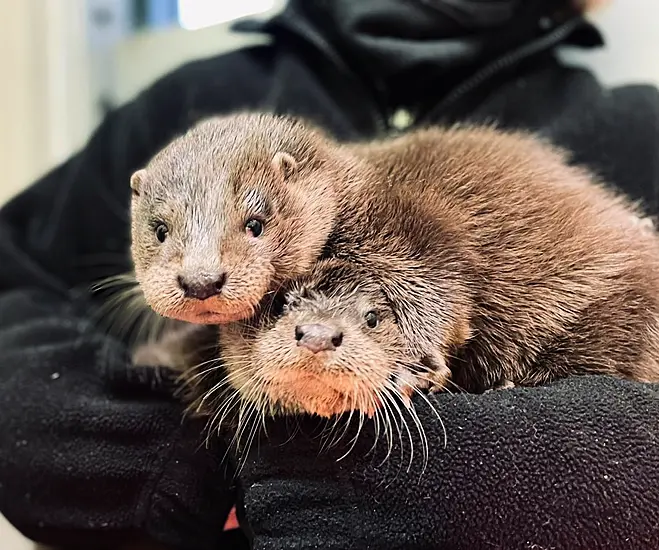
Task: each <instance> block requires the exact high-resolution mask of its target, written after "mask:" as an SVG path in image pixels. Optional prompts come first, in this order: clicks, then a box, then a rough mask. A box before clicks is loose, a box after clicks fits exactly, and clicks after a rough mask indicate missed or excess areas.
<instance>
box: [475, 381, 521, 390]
mask: <svg viewBox="0 0 659 550" xmlns="http://www.w3.org/2000/svg"><path fill="white" fill-rule="evenodd" d="M514 387H515V383H514V382H511V381H510V380H501V381H499V382H497V383H496V384H494V385H493V386H492V387H491V388H488V389H487V390H485V391H484V392H483V393H490V392H491V391H496V390H509V389H511V388H514Z"/></svg>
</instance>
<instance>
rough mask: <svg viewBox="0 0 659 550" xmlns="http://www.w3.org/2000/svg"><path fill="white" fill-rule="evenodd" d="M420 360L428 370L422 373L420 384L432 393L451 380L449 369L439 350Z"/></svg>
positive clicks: (444, 386) (441, 388) (444, 387)
mask: <svg viewBox="0 0 659 550" xmlns="http://www.w3.org/2000/svg"><path fill="white" fill-rule="evenodd" d="M421 362H422V363H423V364H424V365H425V366H426V367H427V368H428V371H427V372H425V373H424V374H423V376H422V382H421V384H420V386H421V387H422V388H423V389H427V390H428V391H430V392H433V393H435V392H439V391H442V390H444V389H446V386H447V385H448V383H449V382H450V380H451V369H449V368H448V366H447V364H446V361H445V359H444V356H443V355H441V354H440V353H439V352H437V353H431V354H429V355H427V356H426V357H424V358H423V360H422V361H421Z"/></svg>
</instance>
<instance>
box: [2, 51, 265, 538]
mask: <svg viewBox="0 0 659 550" xmlns="http://www.w3.org/2000/svg"><path fill="white" fill-rule="evenodd" d="M249 55H251V54H249V53H248V52H235V53H233V54H229V55H227V56H221V57H218V58H215V59H210V60H204V61H200V62H195V63H192V64H190V65H186V66H184V67H182V68H181V69H179V70H177V71H175V72H174V73H171V74H169V75H167V76H165V77H164V78H162V79H161V80H159V81H158V82H156V83H155V84H154V85H153V86H152V87H151V88H149V89H148V90H146V91H145V92H144V93H142V94H141V95H140V96H139V97H138V98H137V99H136V100H135V101H133V102H132V103H129V104H127V105H125V106H123V107H121V108H119V109H117V110H116V111H114V112H112V113H110V114H109V116H108V117H107V118H106V119H105V120H104V121H103V123H102V124H101V125H100V127H99V128H98V129H97V131H96V132H95V133H94V135H93V136H92V138H91V139H90V141H89V142H88V144H87V145H86V147H85V148H84V149H83V150H81V151H80V152H79V153H78V154H76V155H75V156H73V157H72V158H71V159H69V160H68V161H67V162H65V163H64V164H62V165H61V166H59V167H57V168H56V169H54V170H53V171H52V172H50V173H48V174H47V175H45V176H44V177H43V178H42V179H41V180H40V181H38V182H36V183H35V184H34V185H32V186H31V187H30V188H29V189H27V190H26V191H25V192H23V193H22V194H20V195H19V196H17V197H16V198H15V199H13V200H12V201H11V202H10V203H8V204H7V205H6V206H5V207H4V208H3V209H2V210H1V211H0V265H1V266H2V267H1V268H0V410H2V413H1V416H2V421H1V422H0V442H1V444H0V512H1V513H2V514H4V515H5V516H6V517H7V518H8V519H9V521H10V522H12V523H13V524H14V525H15V526H16V527H17V528H18V529H19V530H21V531H22V532H23V533H24V534H25V535H27V536H28V537H30V538H33V539H36V540H39V541H42V542H45V543H49V544H55V543H58V544H60V543H70V542H71V541H77V543H79V544H82V545H83V546H84V547H94V548H97V547H98V548H101V547H102V543H105V542H109V541H110V540H111V539H112V537H114V536H116V537H119V538H122V537H125V536H126V534H127V533H130V532H132V531H135V530H137V531H140V532H146V533H148V534H149V535H153V536H154V537H155V538H156V539H158V540H160V541H163V542H169V543H171V544H173V545H174V546H175V547H180V548H209V549H210V548H216V547H217V544H218V541H219V540H220V539H219V537H221V536H222V527H223V522H224V519H225V518H226V516H227V514H228V512H229V509H230V508H231V505H232V503H233V489H232V486H231V484H230V483H229V482H227V481H226V480H227V479H230V478H231V476H230V475H227V472H226V471H225V470H226V468H225V466H224V465H222V464H221V463H220V460H219V458H221V457H223V456H225V452H224V451H222V449H221V448H220V450H219V451H218V449H215V450H213V449H212V448H207V447H206V446H205V445H203V439H204V436H205V433H204V431H203V424H199V423H198V422H196V421H192V420H191V421H186V422H183V423H181V418H182V411H181V408H180V406H179V405H178V404H176V403H175V402H174V401H173V400H172V399H170V398H169V397H168V396H167V395H164V394H163V395H157V394H156V395H154V394H152V393H148V394H145V393H144V392H142V393H141V394H140V393H139V392H138V394H137V395H135V392H134V391H133V390H134V388H133V386H134V384H133V385H131V384H129V383H126V384H124V383H121V384H119V385H118V386H117V384H116V382H117V381H118V380H123V379H125V378H126V377H128V376H129V374H128V373H133V372H134V371H131V370H130V361H129V358H128V356H127V352H126V349H125V347H124V345H123V344H122V343H121V342H119V341H116V340H114V339H112V338H111V337H110V336H108V335H107V334H105V333H104V332H103V331H102V330H101V329H100V328H99V327H98V325H97V324H95V322H94V320H93V319H94V316H93V312H94V311H95V309H96V306H95V304H94V303H93V301H92V297H91V296H90V293H89V288H90V285H91V284H92V283H94V282H96V281H98V280H100V279H102V278H104V277H107V276H110V275H114V274H117V273H121V272H124V271H126V270H128V269H129V268H130V263H129V257H128V248H129V210H128V204H129V202H128V201H129V196H130V189H129V185H128V182H129V177H130V174H131V172H132V171H133V170H135V169H137V168H139V167H141V166H142V165H143V164H144V163H146V162H147V161H148V159H149V158H150V157H151V156H152V155H153V154H154V153H155V152H156V151H157V150H158V149H159V148H160V147H162V146H163V145H164V144H165V143H166V142H167V141H169V140H170V139H171V138H172V137H174V136H175V135H176V134H177V133H179V132H182V131H183V130H185V129H186V128H187V127H188V126H189V125H190V124H191V123H193V122H194V121H195V120H196V119H198V118H200V117H202V116H204V115H205V114H210V113H214V112H221V111H223V110H228V109H230V108H231V107H232V98H233V96H230V95H229V94H228V93H227V92H226V90H225V89H224V88H225V87H228V84H227V82H226V80H223V79H218V77H217V75H218V73H220V74H222V73H223V72H224V73H226V72H229V71H231V74H232V75H233V76H234V80H233V83H232V84H233V86H234V88H235V87H238V88H240V85H239V84H236V82H239V81H240V79H239V78H238V75H239V74H241V73H240V72H239V71H237V70H236V67H233V65H236V66H243V67H245V68H244V69H243V73H242V74H245V78H246V79H248V77H249V76H250V75H248V74H247V73H249V71H250V69H249V67H250V65H249V58H248V56H249ZM253 65H255V64H253ZM238 99H240V100H242V101H245V100H246V94H242V96H241V94H238V93H236V94H235V100H236V101H237V100H238ZM248 99H249V98H248V97H247V100H248ZM138 385H139V384H138ZM147 385H148V384H147ZM216 445H220V447H221V444H220V443H219V442H218V443H216Z"/></svg>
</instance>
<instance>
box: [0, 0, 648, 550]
mask: <svg viewBox="0 0 659 550" xmlns="http://www.w3.org/2000/svg"><path fill="white" fill-rule="evenodd" d="M412 4H414V6H415V9H414V10H412V8H411V5H412ZM497 4H499V5H500V7H501V8H502V11H499V12H497V13H498V15H497V17H496V18H495V19H496V21H498V23H497V24H496V25H495V24H493V23H492V20H491V19H487V17H485V18H484V17H483V14H484V13H485V12H484V11H482V10H487V7H486V5H487V3H484V2H480V1H475V0H474V1H471V0H451V2H448V1H447V0H437V1H435V0H432V1H431V0H424V1H420V0H419V1H418V2H417V1H416V0H415V1H414V2H407V0H406V1H405V2H400V3H397V2H395V1H394V0H388V1H382V2H370V1H369V6H370V8H369V9H370V10H371V11H370V12H369V13H370V15H365V14H364V13H359V12H358V10H359V6H361V5H363V4H361V3H358V2H347V1H346V2H336V3H334V4H333V3H331V2H309V1H307V0H293V1H292V2H290V4H289V7H288V8H287V9H286V10H285V11H284V12H283V13H282V14H281V15H279V16H278V17H276V18H274V19H273V20H271V21H269V22H267V23H266V24H265V25H260V26H259V25H257V24H252V25H251V27H250V25H247V24H245V23H244V24H243V25H242V28H243V29H246V28H248V27H249V28H252V29H255V28H259V29H260V30H261V31H262V32H266V33H268V35H269V36H270V38H271V40H270V43H268V44H266V45H260V46H255V47H250V48H245V49H241V50H237V51H234V52H231V53H228V54H224V55H221V56H217V57H214V58H210V59H204V60H199V61H195V62H193V63H190V64H187V65H185V66H182V67H181V68H179V69H177V70H176V71H174V72H172V73H170V74H168V75H166V76H164V77H163V78H161V79H160V80H158V81H157V82H156V83H154V84H153V85H152V86H151V87H150V88H148V89H147V90H145V91H144V92H143V93H142V94H140V95H139V96H138V97H137V98H136V99H135V100H134V101H132V102H130V103H128V104H127V105H124V106H122V107H120V108H117V109H115V110H113V111H112V112H111V113H110V114H109V115H108V116H107V117H106V119H105V120H104V121H103V123H102V124H101V125H100V126H99V128H98V129H97V130H96V132H95V133H94V135H93V136H92V138H91V139H90V140H89V142H88V143H87V145H86V146H85V147H84V148H83V149H82V150H81V151H80V152H79V153H77V154H76V155H74V156H72V157H71V158H70V159H69V160H67V161H66V162H64V163H63V164H62V165H60V166H58V167H57V168H55V169H54V170H52V171H51V172H49V173H48V174H46V175H44V176H43V177H42V178H41V179H40V180H39V181H37V182H35V183H34V184H33V185H32V186H30V187H29V188H28V189H27V190H26V191H24V192H23V193H21V194H20V195H18V196H17V197H16V198H15V199H13V200H12V201H11V202H10V203H8V204H7V205H6V206H4V207H3V209H2V210H1V211H0V266H2V268H1V269H0V411H2V412H1V413H0V512H1V513H2V514H4V515H5V516H6V517H7V518H8V519H9V521H10V522H12V523H13V524H14V525H15V526H16V527H17V528H18V529H19V530H21V531H22V532H23V533H24V534H26V535H27V536H28V537H30V538H33V539H35V540H38V541H40V542H43V543H47V544H56V545H60V546H64V545H68V546H69V547H78V548H104V547H107V546H112V545H113V544H115V543H117V542H125V541H126V540H130V539H131V537H135V536H145V535H146V536H149V537H152V538H154V539H156V540H157V541H160V542H162V543H165V544H167V545H168V546H169V547H171V548H178V549H185V550H188V549H189V550H192V549H195V550H210V549H217V548H233V547H238V546H237V545H238V544H239V543H238V542H237V541H236V534H235V533H234V534H231V535H227V534H224V533H222V527H223V525H224V522H225V519H226V516H227V513H228V510H229V508H230V507H231V505H232V503H233V502H234V500H235V498H236V496H237V495H236V490H237V489H236V487H235V486H234V484H233V483H232V479H233V478H232V476H231V475H230V471H231V468H230V467H229V465H228V463H227V462H226V461H224V460H223V459H224V457H225V449H224V448H223V446H222V445H221V442H219V441H215V442H214V443H212V445H211V447H210V448H207V447H206V446H205V445H204V444H203V440H204V437H205V433H204V430H203V426H201V425H200V424H199V423H195V422H192V421H187V420H186V421H183V420H181V408H180V406H179V405H178V404H177V403H176V402H175V401H174V400H173V399H171V398H170V397H169V396H168V395H167V394H164V393H163V392H158V391H149V392H146V391H143V390H144V389H148V388H149V387H150V386H151V381H150V380H149V379H148V377H147V378H144V379H140V380H134V379H133V380H128V383H117V382H121V381H122V380H124V381H125V380H126V379H127V378H128V374H127V373H128V372H129V369H130V363H129V359H128V354H127V351H126V342H124V341H120V340H119V339H117V338H115V337H113V336H111V335H109V334H107V333H106V331H104V330H103V328H102V327H101V326H99V324H98V322H97V321H98V310H97V308H98V306H99V300H100V299H99V298H98V297H96V295H92V293H91V291H90V286H91V285H92V284H94V283H96V282H98V281H99V280H100V279H102V278H105V277H108V276H111V275H116V274H119V273H122V272H125V271H127V270H129V269H130V258H129V254H128V249H129V244H130V228H129V201H130V189H129V185H128V182H129V178H130V174H131V173H132V172H133V171H134V170H136V169H138V168H140V167H142V166H143V165H144V164H145V163H146V162H147V161H148V160H149V158H150V157H151V156H152V155H153V154H155V153H156V152H157V151H158V150H159V149H160V148H161V147H162V146H163V145H165V144H166V143H167V142H168V141H169V140H170V139H172V138H173V137H174V136H176V135H177V134H179V133H181V132H183V131H184V130H185V129H187V128H188V127H189V126H190V125H191V124H193V123H194V122H196V121H197V120H199V119H200V118H203V117H204V116H208V115H212V114H217V113H226V112H231V111H234V110H238V109H265V110H269V111H274V112H279V113H288V114H294V115H298V116H302V117H306V118H309V119H311V120H312V121H313V122H315V123H317V124H320V125H322V126H324V127H325V128H326V129H327V130H328V131H329V132H330V133H332V134H333V135H334V136H335V137H337V138H338V139H363V138H372V137H382V136H384V135H386V134H388V133H393V132H397V131H404V130H405V129H406V128H405V127H406V125H407V124H408V123H409V125H410V127H412V128H413V127H416V126H419V125H425V124H430V123H451V122H453V121H461V120H471V121H475V122H497V123H498V124H499V125H500V126H502V127H513V128H525V129H530V130H534V131H537V132H538V133H540V134H541V135H543V136H546V137H548V138H549V139H552V140H553V141H554V142H556V143H557V144H559V145H562V146H564V147H566V148H567V149H568V150H569V151H571V153H572V155H573V161H574V162H576V163H580V164H584V165H586V166H588V167H590V168H591V169H592V170H594V171H595V172H596V173H597V174H599V175H600V176H601V177H602V178H603V179H604V180H606V181H608V182H610V183H611V184H612V185H615V186H618V187H619V188H620V189H622V190H624V191H625V192H627V193H628V194H629V195H630V196H632V197H633V198H635V199H642V200H643V201H644V204H645V205H646V207H647V209H648V211H649V212H650V213H656V212H657V209H658V207H659V196H658V194H657V193H658V191H659V164H658V162H657V151H658V150H659V93H658V92H657V90H656V89H654V88H653V87H650V86H643V85H630V86H625V87H621V88H615V89H604V88H603V87H602V86H600V84H599V83H598V82H597V81H596V79H595V78H594V77H593V76H592V75H591V74H590V73H588V72H587V71H584V70H582V69H579V68H573V67H567V66H565V65H563V64H561V62H560V61H559V60H558V59H557V57H556V49H557V48H558V47H559V46H562V45H566V44H573V45H581V46H584V47H586V46H593V47H594V46H596V45H598V44H600V43H601V37H599V34H598V33H597V31H596V30H595V29H594V28H593V27H592V26H591V25H589V24H588V23H586V22H585V21H584V20H583V19H582V18H581V17H580V16H578V15H575V14H574V13H573V12H572V11H570V10H569V9H567V7H566V6H567V2H563V1H560V0H534V1H533V2H497ZM331 5H335V6H336V9H337V10H340V11H337V12H333V14H328V13H327V11H322V10H327V9H328V6H331ZM531 5H533V6H532V8H533V9H531V8H530V7H529V6H531ZM313 6H316V7H317V8H318V10H320V11H316V10H314V9H312V8H313ZM351 6H352V7H353V9H354V10H357V11H353V12H350V7H351ZM506 6H508V8H510V9H508V8H506ZM522 6H525V7H524V9H522ZM447 8H450V9H447ZM453 8H455V9H453ZM378 9H380V10H381V11H380V12H377V10H378ZM373 10H376V12H375V14H374V13H373ZM410 10H411V11H410ZM417 10H425V11H424V12H423V13H425V14H426V16H428V17H430V15H431V13H432V14H436V16H437V18H438V19H437V25H438V28H440V24H441V28H442V29H444V30H443V31H442V32H441V33H439V34H436V35H433V36H431V35H429V34H427V33H428V29H427V28H426V27H424V34H422V35H418V36H416V37H415V36H414V33H411V32H409V27H410V26H414V25H412V22H413V21H417V22H418V21H420V20H421V19H423V17H421V15H423V14H421V15H420V12H419V11H417ZM412 11H413V12H414V13H412ZM378 13H379V16H378ZM337 14H338V15H339V16H338V17H337ZM392 14H393V15H392ZM447 14H448V15H447ZM531 14H532V15H533V17H531ZM348 15H350V17H349V18H348V19H344V18H343V16H348ZM408 17H409V18H408ZM424 17H425V16H424ZM470 17H472V18H474V19H469V18H470ZM405 18H408V19H405ZM395 20H398V21H400V22H401V25H400V26H395V25H392V21H395ZM423 20H424V21H426V19H423ZM339 21H347V23H346V24H347V25H348V26H347V27H346V26H337V25H338V23H337V22H339ZM451 21H453V26H451V25H450V24H449V23H450V22H451ZM483 21H490V23H488V24H484V23H483ZM405 22H407V23H406V24H403V23H405ZM424 24H425V23H424ZM379 25H382V27H379ZM498 25H503V26H505V28H506V29H508V30H510V29H516V32H514V33H510V32H503V31H502V28H503V27H499V26H498ZM394 28H399V29H407V30H406V31H405V32H406V34H405V35H404V36H395V35H392V34H391V33H392V32H394V30H393V29H394ZM478 33H481V34H482V35H483V37H485V36H487V37H488V39H487V40H485V38H483V40H482V41H479V40H474V35H475V34H478ZM440 34H441V36H439V35H440ZM387 36H388V37H389V38H390V39H391V40H387V39H386V38H385V37H387ZM442 36H444V37H445V38H446V40H447V41H445V42H444V43H443V44H444V46H443V47H441V44H440V43H441V42H442ZM497 37H498V38H497ZM506 37H508V38H506ZM449 38H450V40H449ZM513 38H514V39H513ZM509 39H510V41H508V40H509ZM414 40H420V41H421V42H422V43H421V44H414ZM431 42H432V43H431ZM499 42H501V43H500V44H499ZM504 42H505V43H504ZM396 43H398V44H399V46H400V47H396ZM424 43H425V44H424ZM360 45H361V46H360ZM360 48H361V49H360ZM451 48H453V51H455V52H456V55H455V56H454V57H453V58H452V59H453V60H454V63H453V64H451V63H448V60H450V59H451V57H450V56H448V55H446V52H448V51H451ZM465 48H466V49H469V50H470V51H472V52H476V55H466V54H465ZM357 50H359V51H361V52H362V53H363V55H357V54H356V52H357ZM433 51H435V52H440V51H441V52H442V56H443V57H442V61H441V62H436V63H434V62H433V60H434V59H435V57H436V55H439V53H436V55H435V54H433V53H432V52H433ZM387 52H389V53H388V54H387ZM478 52H480V53H478ZM458 53H459V54H460V55H458ZM386 55H390V56H391V59H392V63H391V64H390V65H388V64H387V63H383V62H382V59H381V58H382V57H383V56H386ZM376 58H378V59H380V62H379V63H378V64H377V65H378V67H376V66H375V62H374V59H376ZM394 58H395V59H394ZM394 61H395V63H394ZM394 67H395V70H394V71H393V72H390V71H389V69H393V68H394ZM367 69H368V70H367ZM376 69H377V70H376ZM424 75H427V78H425V77H424ZM402 83H409V84H410V85H409V86H407V87H406V86H404V85H401V84H402ZM405 92H406V93H405ZM145 377H146V375H145ZM133 378H134V376H133ZM136 384H137V386H138V387H141V388H142V389H141V390H140V391H137V392H136V391H135V388H134V386H135V385H136ZM654 392H655V389H654V388H651V387H649V386H641V385H636V384H630V383H625V382H616V381H614V380H604V379H590V378H588V379H579V380H574V381H572V380H570V381H566V382H563V383H560V384H557V385H556V386H552V387H551V388H547V389H545V388H541V389H537V390H513V391H511V392H502V393H497V394H492V395H490V396H483V397H473V398H472V397H469V398H468V397H465V396H457V397H454V398H450V397H442V398H441V399H440V402H439V404H440V405H441V406H440V410H441V411H442V416H443V418H444V421H445V423H446V425H447V431H448V435H449V439H448V447H447V449H446V450H445V451H442V450H439V451H437V450H436V446H434V447H433V449H434V450H433V453H432V456H431V460H430V462H429V464H428V467H427V469H426V472H425V474H424V476H423V477H421V478H420V477H419V472H417V471H416V470H413V471H412V472H410V473H407V472H406V471H405V469H403V470H402V471H401V472H400V473H399V474H398V475H397V477H396V478H395V479H394V480H392V481H391V483H389V482H387V483H385V484H382V485H381V487H382V488H386V487H388V489H387V490H386V491H385V492H378V491H383V490H384V489H382V488H379V487H380V486H379V485H378V483H377V482H376V481H378V480H379V479H380V477H381V475H380V473H379V472H378V471H377V470H375V469H373V468H372V467H370V466H368V465H367V464H366V463H361V462H360V463H355V464H352V465H351V466H349V467H346V466H345V465H346V464H350V462H349V461H348V462H345V461H344V462H342V463H340V464H342V466H341V467H339V466H336V465H334V462H333V461H331V460H330V457H329V456H328V457H327V460H326V461H323V460H314V461H304V464H302V462H303V460H302V458H303V457H305V456H307V455H305V452H306V451H305V450H304V449H301V450H300V451H299V455H293V454H292V455H291V457H288V458H293V457H298V456H299V461H298V462H299V464H295V463H291V461H290V460H286V461H284V462H285V464H286V465H287V467H286V468H285V469H282V464H283V462H281V457H280V455H278V454H276V452H275V453H274V454H272V453H270V450H269V449H268V445H267V444H266V443H264V444H263V445H261V449H263V450H264V454H263V455H261V456H262V458H261V459H260V461H259V462H257V463H254V468H252V469H250V468H248V469H246V470H245V472H244V475H245V481H244V483H243V484H242V488H243V491H244V497H245V500H246V502H247V508H246V509H247V519H249V521H250V527H251V530H252V532H253V533H254V535H255V537H254V544H255V545H256V547H267V548H357V547H360V548H383V549H384V548H386V549H391V548H418V547H422V546H418V545H417V544H419V545H426V546H427V545H432V544H434V546H432V547H433V548H451V547H455V548H458V547H459V546H455V545H458V544H462V543H464V541H471V542H473V543H474V544H476V543H478V542H479V541H480V543H482V544H483V545H484V546H482V547H485V548H491V547H496V544H499V543H500V542H501V541H505V540H506V539H505V538H502V537H506V536H509V537H516V538H510V539H508V541H509V542H510V544H507V543H506V544H504V545H503V546H499V547H502V548H516V547H523V548H533V547H534V546H533V545H536V546H535V547H536V548H540V547H541V546H538V545H543V544H544V545H545V546H544V547H545V548H551V547H552V545H553V547H554V548H569V549H574V548H591V549H593V548H598V547H602V548H606V547H608V548H626V547H630V548H636V549H643V548H652V547H653V546H652V541H656V538H652V537H656V533H655V532H654V531H653V530H652V528H653V526H654V527H656V519H657V506H656V501H655V500H653V498H652V493H651V492H650V489H652V488H654V489H655V490H656V479H655V478H653V476H652V472H653V469H654V470H655V471H656V457H657V455H658V454H659V451H658V450H657V445H656V441H657V439H656V436H657V426H656V419H657V414H656V410H655V409H654V408H653V407H655V406H656V396H655V394H654ZM424 423H425V424H426V431H427V435H428V438H429V440H431V441H432V442H434V443H436V442H437V441H438V439H439V433H440V432H439V430H440V426H439V425H438V424H436V423H434V420H433V419H432V417H428V418H424ZM461 427H462V428H463V429H461ZM273 452H274V451H273ZM269 456H270V457H271V458H272V459H271V460H270V459H268V457H269ZM353 456H357V455H356V454H355V455H353ZM321 458H322V457H321ZM623 458H624V460H623ZM616 461H621V462H620V464H616ZM481 462H482V463H481ZM302 466H304V467H305V468H310V469H311V470H305V469H304V468H302ZM622 466H624V468H622ZM315 467H317V468H318V470H317V472H314V471H313V468H315ZM340 468H344V469H343V470H341V469H340ZM250 472H251V473H250ZM339 473H340V474H341V475H340V476H339V478H338V481H335V480H334V479H333V476H334V475H335V474H337V475H338V474H339ZM330 474H331V475H330ZM605 475H606V476H609V477H608V479H607V478H605V477H604V476H605ZM255 479H256V480H257V481H254V480H255ZM259 480H260V481H259ZM419 483H420V485H419ZM415 484H416V485H415ZM623 520H624V521H627V520H628V521H627V523H625V524H624V525H623ZM516 522H517V523H516ZM578 522H579V523H578ZM577 526H579V528H577ZM599 531H601V532H602V533H603V534H599V535H598V534H597V532H599ZM314 533H315V535H314ZM552 533H553V534H552ZM595 536H598V537H605V536H609V537H610V540H611V541H613V542H611V543H610V544H609V545H608V546H606V545H604V542H605V540H609V539H605V538H599V539H595V538H593V537H595ZM227 537H228V538H227ZM351 537H353V538H351ZM433 537H434V538H433ZM627 539H628V540H627ZM355 540H357V541H359V545H357V544H354V543H353V542H350V541H355ZM432 541H434V542H432ZM461 541H462V542H461ZM483 541H490V542H491V541H494V544H495V546H492V544H490V545H489V546H488V545H487V544H486V543H485V542H483ZM518 541H523V542H522V543H521V544H524V545H526V546H519V545H518V544H517V542H518ZM596 541H600V542H601V545H600V546H597V542H596ZM587 542H588V543H590V542H593V544H595V545H594V546H593V545H590V546H588V545H587V544H586V543H587ZM451 545H454V546H451ZM584 545H585V546H584ZM625 545H627V546H625ZM427 547H429V546H427ZM463 547H466V546H463Z"/></svg>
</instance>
